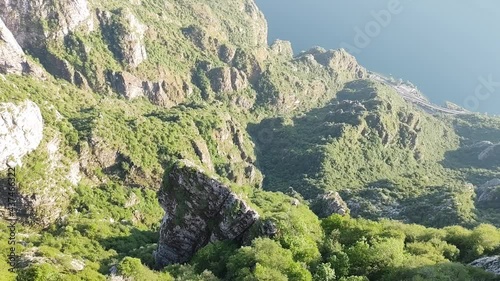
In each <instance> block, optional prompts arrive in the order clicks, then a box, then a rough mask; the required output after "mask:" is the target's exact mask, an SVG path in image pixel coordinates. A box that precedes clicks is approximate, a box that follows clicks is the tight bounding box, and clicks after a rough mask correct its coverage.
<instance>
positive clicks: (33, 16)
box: [0, 0, 93, 49]
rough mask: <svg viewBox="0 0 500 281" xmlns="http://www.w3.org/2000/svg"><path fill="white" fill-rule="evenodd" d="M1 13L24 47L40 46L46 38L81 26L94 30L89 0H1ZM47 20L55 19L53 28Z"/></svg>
mask: <svg viewBox="0 0 500 281" xmlns="http://www.w3.org/2000/svg"><path fill="white" fill-rule="evenodd" d="M0 17H1V18H2V19H3V20H4V22H5V25H6V26H7V27H8V28H9V29H10V31H12V33H13V34H14V37H15V38H16V40H17V42H18V43H19V45H21V47H23V49H38V48H40V47H41V46H43V45H44V43H45V40H46V39H48V38H55V39H61V38H63V37H64V36H65V35H67V34H68V33H69V32H71V31H75V30H76V29H78V28H79V27H80V26H84V27H85V30H87V31H91V30H93V20H92V17H91V14H90V9H89V6H88V3H87V0H65V1H55V2H54V1H49V0H39V1H30V0H20V1H9V0H1V1H0ZM44 22H51V25H50V28H49V29H50V30H49V29H48V28H47V27H44Z"/></svg>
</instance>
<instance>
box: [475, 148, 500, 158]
mask: <svg viewBox="0 0 500 281" xmlns="http://www.w3.org/2000/svg"><path fill="white" fill-rule="evenodd" d="M477 158H478V159H479V160H480V161H494V160H496V161H498V160H499V159H500V144H491V145H490V146H487V147H484V150H483V151H482V152H481V153H479V155H478V156H477Z"/></svg>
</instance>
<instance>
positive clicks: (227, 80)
mask: <svg viewBox="0 0 500 281" xmlns="http://www.w3.org/2000/svg"><path fill="white" fill-rule="evenodd" d="M208 78H209V79H210V84H211V86H212V90H213V91H214V92H216V93H222V92H232V91H240V90H243V89H245V88H246V87H248V79H247V76H246V74H245V73H244V72H243V71H240V70H238V69H236V68H234V67H219V68H215V69H212V70H210V71H209V72H208Z"/></svg>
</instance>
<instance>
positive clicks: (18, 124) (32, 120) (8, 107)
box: [0, 101, 43, 171]
mask: <svg viewBox="0 0 500 281" xmlns="http://www.w3.org/2000/svg"><path fill="white" fill-rule="evenodd" d="M42 138H43V119H42V115H41V112H40V108H38V106H37V105H36V104H35V103H33V102H31V101H25V102H24V103H22V104H19V105H16V104H13V103H0V171H2V170H5V169H7V164H8V163H10V166H17V165H19V164H21V163H22V162H21V159H22V157H23V156H25V155H26V154H28V153H30V152H31V151H33V150H35V149H36V148H37V147H38V145H39V144H40V142H41V140H42Z"/></svg>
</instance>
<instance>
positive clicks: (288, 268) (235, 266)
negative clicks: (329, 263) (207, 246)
mask: <svg viewBox="0 0 500 281" xmlns="http://www.w3.org/2000/svg"><path fill="white" fill-rule="evenodd" d="M227 266H228V272H229V274H230V275H229V276H230V277H229V278H230V279H231V280H235V281H238V280H248V278H253V279H252V280H271V279H269V278H270V277H269V276H273V277H276V278H278V279H277V280H312V276H311V273H310V272H309V271H307V270H306V269H305V268H304V267H303V266H302V265H301V264H299V263H297V262H295V261H294V260H293V257H292V253H291V252H290V251H289V250H286V249H283V248H282V247H281V245H280V244H279V243H277V242H275V241H273V240H270V239H266V238H257V239H255V240H254V241H253V242H252V246H251V247H243V248H241V249H240V250H238V251H237V252H236V254H234V255H233V256H231V257H230V258H229V263H228V265H227ZM267 274H270V275H267Z"/></svg>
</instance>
